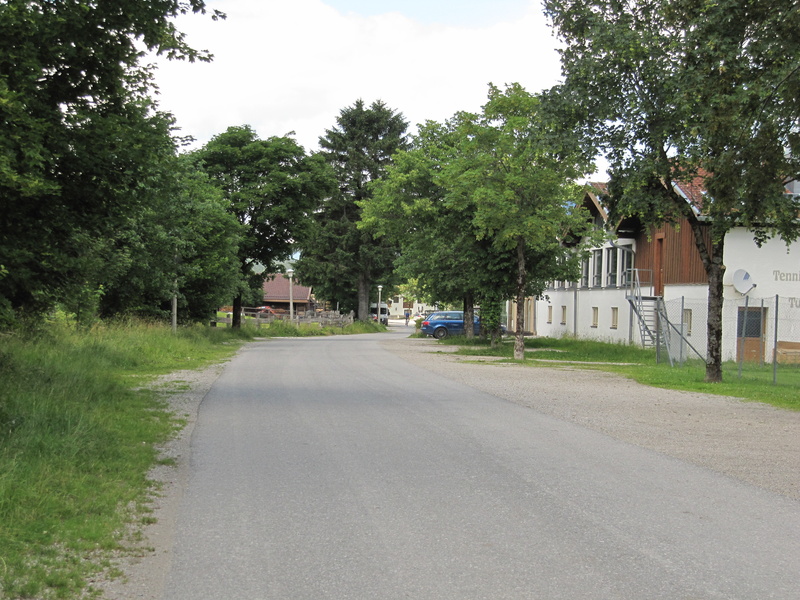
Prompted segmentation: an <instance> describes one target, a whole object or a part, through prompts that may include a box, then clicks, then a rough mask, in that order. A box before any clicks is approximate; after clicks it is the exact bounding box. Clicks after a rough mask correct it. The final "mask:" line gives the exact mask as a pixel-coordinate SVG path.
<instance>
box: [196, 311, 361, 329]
mask: <svg viewBox="0 0 800 600" xmlns="http://www.w3.org/2000/svg"><path fill="white" fill-rule="evenodd" d="M242 316H243V317H244V318H243V319H242V322H243V323H246V324H247V325H250V326H252V325H255V326H256V327H261V325H269V324H270V323H272V322H273V321H287V322H288V321H289V320H290V319H289V313H288V312H283V311H278V312H263V311H262V310H261V309H258V308H243V309H242ZM354 318H355V317H354V315H353V313H352V312H351V313H349V314H346V315H345V314H341V313H339V312H336V311H311V310H309V311H297V312H295V314H294V323H295V324H296V325H301V324H316V325H318V326H319V327H344V326H345V325H352V324H353V320H354ZM232 322H233V315H232V314H230V313H228V316H227V317H224V318H217V319H214V320H213V321H211V325H212V326H213V327H216V326H217V325H225V326H226V327H230V325H231V323H232Z"/></svg>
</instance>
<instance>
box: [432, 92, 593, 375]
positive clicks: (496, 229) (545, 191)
mask: <svg viewBox="0 0 800 600" xmlns="http://www.w3.org/2000/svg"><path fill="white" fill-rule="evenodd" d="M543 102H544V101H543V98H542V97H541V96H539V95H535V94H531V93H529V92H527V91H526V90H525V89H523V88H522V87H521V86H520V85H519V84H511V85H508V86H507V87H506V89H505V90H501V89H499V88H497V87H495V86H493V85H492V86H490V87H489V100H488V102H487V103H486V104H485V105H484V107H483V111H482V113H481V114H480V115H476V116H474V117H464V118H463V123H462V125H461V126H460V128H459V129H460V131H461V142H460V147H459V151H458V155H457V157H456V159H455V160H454V161H452V162H450V163H449V164H448V165H446V166H445V167H444V174H443V178H444V180H445V181H447V182H448V186H449V188H450V190H449V192H448V201H449V202H450V203H451V205H452V206H453V207H455V208H457V209H460V210H464V211H466V212H467V213H468V214H470V215H471V219H472V222H473V224H474V226H475V228H476V230H477V234H478V238H479V239H488V240H490V241H491V243H492V245H493V246H494V247H495V248H497V249H500V250H507V251H511V252H513V254H514V258H515V274H514V280H513V281H514V297H515V301H516V304H517V319H516V327H515V329H516V339H515V343H514V357H515V358H517V359H522V358H523V357H524V343H523V334H524V320H523V317H524V316H523V312H524V311H523V310H522V307H523V305H524V302H525V297H526V296H528V295H530V294H533V295H539V294H541V293H542V291H543V290H544V288H545V286H546V282H547V281H550V280H553V279H570V278H571V275H572V274H574V272H575V270H576V268H577V259H578V257H577V254H576V253H575V252H574V251H571V250H568V249H567V248H566V247H565V245H564V241H565V239H566V238H567V236H572V237H577V238H580V237H581V236H582V235H583V234H584V233H587V232H588V226H587V218H586V215H585V214H583V213H582V212H581V211H580V210H579V208H578V200H579V198H580V191H579V187H578V186H577V185H576V184H575V180H576V178H578V177H580V176H581V175H583V173H584V172H585V170H586V169H587V167H588V165H587V164H586V162H585V160H584V157H583V155H582V154H581V153H580V152H579V151H578V149H577V147H576V146H575V144H574V143H573V142H574V140H573V138H572V137H571V136H567V135H565V136H558V135H555V133H556V132H555V124H554V123H553V122H552V120H551V119H550V116H549V111H548V110H546V109H547V108H548V107H547V105H546V104H544V103H543Z"/></svg>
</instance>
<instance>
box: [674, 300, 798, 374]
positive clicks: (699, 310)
mask: <svg viewBox="0 0 800 600" xmlns="http://www.w3.org/2000/svg"><path fill="white" fill-rule="evenodd" d="M664 305H665V309H666V313H667V318H668V320H669V323H670V329H671V332H672V335H670V336H669V337H668V339H669V342H668V345H669V347H668V351H669V354H670V358H671V359H672V360H673V362H678V363H679V364H682V363H683V362H684V361H686V360H691V359H697V358H700V359H702V360H705V359H706V347H707V341H708V335H707V323H708V305H707V301H706V300H705V299H702V300H701V299H688V298H685V297H681V298H675V299H672V300H668V301H665V303H664ZM722 323H723V332H722V358H723V360H724V361H726V362H735V363H736V364H737V365H738V371H739V375H740V376H741V374H742V372H743V371H744V370H747V369H752V368H753V367H754V366H758V367H761V368H767V367H772V369H773V381H775V382H777V378H778V374H779V372H780V371H781V370H791V371H793V372H797V371H798V370H800V298H793V297H780V296H771V297H765V298H758V297H751V296H744V297H743V298H740V299H725V301H724V304H723V315H722Z"/></svg>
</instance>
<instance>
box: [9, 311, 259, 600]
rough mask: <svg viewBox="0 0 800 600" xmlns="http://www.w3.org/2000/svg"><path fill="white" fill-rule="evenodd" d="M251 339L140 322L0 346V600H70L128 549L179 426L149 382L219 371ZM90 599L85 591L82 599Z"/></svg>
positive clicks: (50, 331)
mask: <svg viewBox="0 0 800 600" xmlns="http://www.w3.org/2000/svg"><path fill="white" fill-rule="evenodd" d="M251 338H252V332H248V331H246V330H245V331H233V330H225V329H213V328H209V327H199V326H198V327H188V328H182V329H180V330H179V331H178V333H177V334H176V335H175V334H172V332H171V330H170V329H169V328H168V327H165V326H163V325H158V324H149V323H141V322H126V323H115V324H110V325H102V326H99V327H96V328H94V329H92V330H91V331H89V332H76V331H75V330H74V329H70V328H69V327H67V326H64V325H57V324H54V325H52V326H51V327H48V328H47V329H44V330H41V331H37V332H36V333H34V334H31V333H30V332H28V333H27V334H25V335H24V336H23V335H21V334H2V345H1V346H0V348H1V349H0V597H2V598H9V599H11V598H41V599H50V598H77V597H82V596H81V595H82V594H86V593H87V585H88V584H87V582H88V581H90V579H91V578H92V577H93V576H94V575H96V574H97V573H98V572H99V571H102V570H104V569H106V568H108V567H109V564H110V563H109V556H110V555H111V552H113V551H118V550H120V549H122V548H123V547H124V544H125V532H126V531H128V529H129V527H128V525H129V521H130V519H131V518H132V515H133V514H135V513H136V512H137V511H136V509H137V507H138V508H141V507H142V504H143V502H145V501H146V500H147V498H148V497H149V494H150V493H151V492H152V490H151V485H152V484H151V482H149V481H148V480H147V473H148V471H149V469H150V467H151V466H152V465H153V463H154V461H155V460H156V458H157V456H156V446H157V445H158V444H159V443H161V442H163V441H165V440H166V439H168V438H169V437H170V436H171V435H172V434H173V433H174V431H175V428H176V426H177V422H176V421H175V419H174V417H173V416H172V415H170V414H168V412H167V410H166V407H165V405H164V404H163V402H162V401H161V400H159V397H158V395H157V394H156V393H155V392H152V391H148V390H145V389H141V388H140V386H141V385H142V384H143V383H145V382H146V381H148V380H150V379H152V378H153V377H154V376H157V375H159V374H163V373H168V372H171V371H174V370H178V369H193V368H198V367H202V366H205V365H208V364H211V363H214V362H218V361H220V360H224V359H225V358H227V357H229V356H230V355H232V354H233V352H235V350H236V349H237V348H238V346H239V345H240V344H241V343H242V342H243V341H246V340H249V339H251ZM89 593H90V590H89Z"/></svg>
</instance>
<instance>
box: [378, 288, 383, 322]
mask: <svg viewBox="0 0 800 600" xmlns="http://www.w3.org/2000/svg"><path fill="white" fill-rule="evenodd" d="M382 289H383V286H382V285H379V286H378V310H377V315H378V323H382V321H381V290H382Z"/></svg>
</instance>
